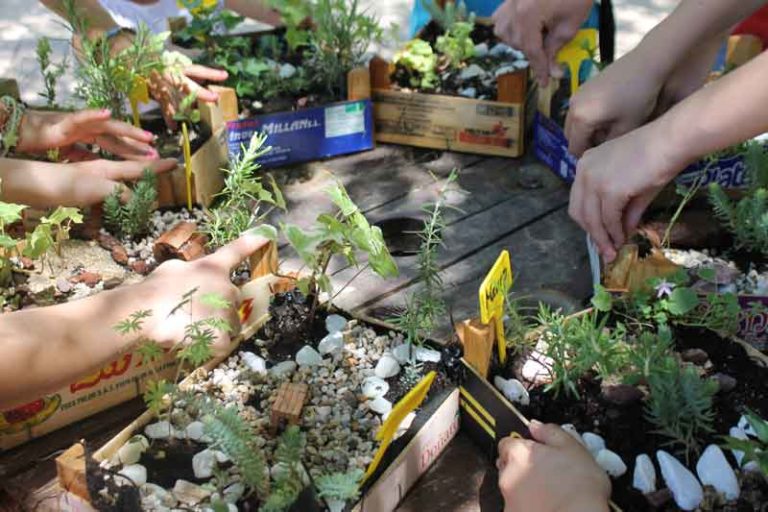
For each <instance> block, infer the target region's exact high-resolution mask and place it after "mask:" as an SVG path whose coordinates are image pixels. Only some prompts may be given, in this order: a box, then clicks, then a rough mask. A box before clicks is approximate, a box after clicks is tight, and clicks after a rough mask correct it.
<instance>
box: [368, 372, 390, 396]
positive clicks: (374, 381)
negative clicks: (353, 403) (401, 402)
mask: <svg viewBox="0 0 768 512" xmlns="http://www.w3.org/2000/svg"><path fill="white" fill-rule="evenodd" d="M362 389H363V395H365V396H366V398H370V399H374V398H379V397H380V396H384V395H386V394H387V391H389V384H387V381H385V380H384V379H382V378H379V377H376V376H371V377H368V378H366V379H365V380H364V381H363V387H362Z"/></svg>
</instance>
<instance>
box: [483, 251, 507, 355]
mask: <svg viewBox="0 0 768 512" xmlns="http://www.w3.org/2000/svg"><path fill="white" fill-rule="evenodd" d="M513 281H514V276H513V275H512V263H511V262H510V258H509V251H501V254H499V257H498V258H497V259H496V263H494V264H493V267H491V271H490V272H488V275H487V276H485V279H484V280H483V284H481V285H480V294H479V295H480V321H481V322H483V323H484V324H489V323H491V321H493V322H495V323H496V343H497V345H498V349H499V361H500V362H501V363H504V362H505V361H506V360H507V341H506V340H505V339H504V322H503V320H502V319H503V318H504V301H505V300H506V298H507V292H508V291H509V289H510V288H511V287H512V282H513Z"/></svg>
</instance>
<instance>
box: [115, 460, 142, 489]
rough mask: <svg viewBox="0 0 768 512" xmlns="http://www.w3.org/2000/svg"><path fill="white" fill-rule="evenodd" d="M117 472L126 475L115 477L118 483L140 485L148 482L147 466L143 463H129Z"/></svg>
mask: <svg viewBox="0 0 768 512" xmlns="http://www.w3.org/2000/svg"><path fill="white" fill-rule="evenodd" d="M117 474H118V475H120V476H124V477H125V478H120V476H118V477H117V478H115V481H116V482H117V484H118V485H136V486H137V487H138V486H141V485H144V484H145V483H147V468H145V467H144V466H142V465H141V464H129V465H127V466H123V469H121V470H120V471H119V472H118V473H117Z"/></svg>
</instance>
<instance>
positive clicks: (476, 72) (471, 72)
mask: <svg viewBox="0 0 768 512" xmlns="http://www.w3.org/2000/svg"><path fill="white" fill-rule="evenodd" d="M484 74H485V70H484V69H483V68H481V67H480V66H478V65H477V64H471V65H469V66H467V67H466V68H464V69H462V70H461V73H460V74H459V78H460V79H461V80H470V79H472V78H476V77H478V76H482V75H484Z"/></svg>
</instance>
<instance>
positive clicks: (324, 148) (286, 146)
mask: <svg viewBox="0 0 768 512" xmlns="http://www.w3.org/2000/svg"><path fill="white" fill-rule="evenodd" d="M256 132H263V133H266V134H267V135H268V138H267V144H268V145H269V146H271V148H272V150H271V151H270V152H269V153H267V154H265V155H264V156H262V157H261V158H259V160H258V162H259V163H260V164H261V165H263V166H264V167H277V166H281V165H288V164H295V163H300V162H308V161H311V160H321V159H323V158H329V157H333V156H338V155H346V154H349V153H356V152H359V151H365V150H368V149H373V106H372V104H371V101H370V100H361V101H347V102H343V103H338V104H335V105H330V106H325V107H315V108H307V109H303V110H298V111H296V112H278V113H275V114H266V115H262V116H256V117H253V118H250V119H241V120H238V121H230V122H228V123H227V145H228V147H229V155H230V157H236V156H238V155H239V154H240V152H241V151H242V146H243V144H247V143H248V141H249V140H250V138H251V137H252V136H253V134H254V133H256Z"/></svg>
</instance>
